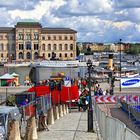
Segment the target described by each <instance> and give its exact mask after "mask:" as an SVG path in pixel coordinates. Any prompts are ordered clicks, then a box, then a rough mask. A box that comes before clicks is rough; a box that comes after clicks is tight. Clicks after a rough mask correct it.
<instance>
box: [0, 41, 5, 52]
mask: <svg viewBox="0 0 140 140" xmlns="http://www.w3.org/2000/svg"><path fill="white" fill-rule="evenodd" d="M0 50H1V51H3V50H4V46H3V43H1V44H0Z"/></svg>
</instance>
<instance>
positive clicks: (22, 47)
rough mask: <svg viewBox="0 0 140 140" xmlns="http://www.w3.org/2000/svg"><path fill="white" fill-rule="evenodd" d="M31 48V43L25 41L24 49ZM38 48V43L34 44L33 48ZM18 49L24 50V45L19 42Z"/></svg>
mask: <svg viewBox="0 0 140 140" xmlns="http://www.w3.org/2000/svg"><path fill="white" fill-rule="evenodd" d="M31 49H32V47H31V44H30V43H27V44H26V50H31ZM38 49H39V46H38V44H34V50H38ZM19 50H24V45H23V44H19Z"/></svg>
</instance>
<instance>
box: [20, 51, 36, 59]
mask: <svg viewBox="0 0 140 140" xmlns="http://www.w3.org/2000/svg"><path fill="white" fill-rule="evenodd" d="M18 58H19V59H24V54H23V53H22V52H20V53H19V54H18ZM37 58H38V53H37V52H35V53H34V59H37ZM25 59H32V54H31V53H30V52H27V53H26V58H25Z"/></svg>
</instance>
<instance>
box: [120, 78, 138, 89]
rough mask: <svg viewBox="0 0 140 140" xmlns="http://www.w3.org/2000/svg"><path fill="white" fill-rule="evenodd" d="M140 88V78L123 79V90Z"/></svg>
mask: <svg viewBox="0 0 140 140" xmlns="http://www.w3.org/2000/svg"><path fill="white" fill-rule="evenodd" d="M134 87H140V78H122V79H121V88H134Z"/></svg>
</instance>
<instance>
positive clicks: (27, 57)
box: [18, 52, 73, 59]
mask: <svg viewBox="0 0 140 140" xmlns="http://www.w3.org/2000/svg"><path fill="white" fill-rule="evenodd" d="M51 55H52V54H51V53H48V58H51V57H52V56H51ZM43 56H44V57H45V54H43ZM56 57H59V58H61V57H62V53H59V54H58V56H56ZM64 57H65V58H67V57H73V53H70V54H69V55H68V54H67V53H65V54H64ZM18 58H19V59H24V53H22V52H20V53H19V54H18ZM37 58H38V53H37V52H35V53H34V59H37ZM26 59H32V54H31V53H30V52H27V53H26Z"/></svg>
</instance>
